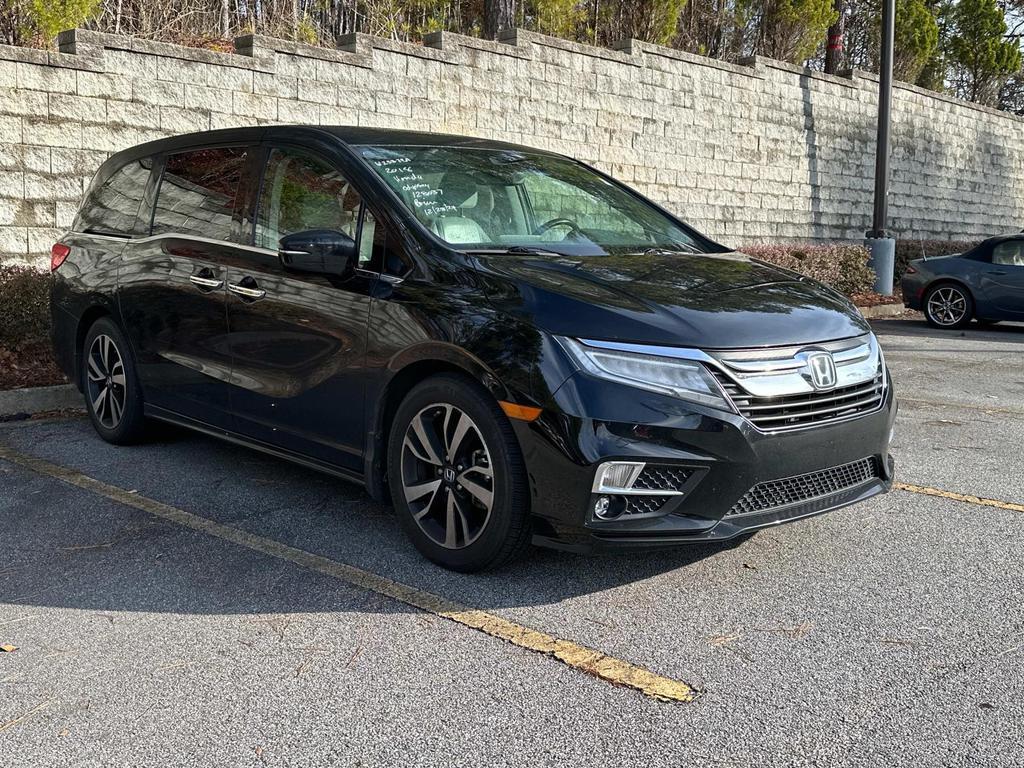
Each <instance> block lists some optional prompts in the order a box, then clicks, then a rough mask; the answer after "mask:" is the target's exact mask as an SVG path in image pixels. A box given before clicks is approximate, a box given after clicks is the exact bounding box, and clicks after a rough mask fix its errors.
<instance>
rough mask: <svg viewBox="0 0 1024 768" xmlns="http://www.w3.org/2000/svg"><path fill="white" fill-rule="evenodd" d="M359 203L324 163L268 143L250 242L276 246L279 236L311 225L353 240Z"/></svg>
mask: <svg viewBox="0 0 1024 768" xmlns="http://www.w3.org/2000/svg"><path fill="white" fill-rule="evenodd" d="M360 204H361V200H360V198H359V194H358V193H357V192H356V191H355V189H354V188H353V187H352V185H351V184H350V183H349V182H348V180H346V179H345V178H344V177H343V176H342V175H341V173H340V172H339V171H338V170H337V169H336V168H334V167H333V166H332V165H330V164H329V163H327V162H325V161H323V160H320V159H319V158H316V157H313V156H312V155H309V154H306V153H305V152H301V151H298V150H291V149H274V150H272V151H271V153H270V157H269V158H268V160H267V168H266V173H265V174H264V176H263V187H262V188H261V190H260V201H259V209H258V212H257V215H256V244H257V245H259V246H261V247H263V248H269V249H271V250H277V248H278V242H279V241H280V239H281V238H282V237H284V236H286V235H291V234H294V233H295V232H305V231H307V230H311V229H329V230H333V231H336V232H342V233H344V234H346V235H348V236H349V237H350V238H352V239H353V240H355V239H356V232H357V229H358V226H359V206H360Z"/></svg>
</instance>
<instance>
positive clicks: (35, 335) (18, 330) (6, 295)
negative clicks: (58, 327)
mask: <svg viewBox="0 0 1024 768" xmlns="http://www.w3.org/2000/svg"><path fill="white" fill-rule="evenodd" d="M51 281H52V278H51V276H50V273H49V272H40V271H39V270H37V269H33V268H32V267H22V266H11V265H8V266H5V265H2V264H0V347H6V348H8V349H12V348H14V347H20V346H24V345H27V344H33V343H38V342H42V341H46V340H47V339H48V338H49V335H50V283H51Z"/></svg>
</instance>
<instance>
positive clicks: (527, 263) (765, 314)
mask: <svg viewBox="0 0 1024 768" xmlns="http://www.w3.org/2000/svg"><path fill="white" fill-rule="evenodd" d="M474 259H475V266H476V269H477V272H478V274H479V275H480V276H481V278H482V279H483V281H484V284H485V290H486V291H487V294H488V297H489V299H490V301H491V302H492V303H493V304H494V305H495V306H496V307H497V308H498V309H501V310H503V311H505V312H508V313H510V314H513V315H516V316H519V317H521V318H523V319H525V320H527V321H529V322H532V323H534V324H536V325H538V326H539V327H541V328H543V329H544V330H546V331H549V332H551V333H555V334H558V335H562V336H574V337H577V338H592V339H604V340H614V341H628V342H635V343H642V344H663V345H669V346H690V347H702V348H706V349H727V348H738V347H758V346H775V345H788V344H809V343H813V342H818V341H827V340H830V339H839V338H846V337H849V336H856V335H859V334H862V333H866V332H867V331H868V330H869V326H868V325H867V323H866V322H865V320H864V319H863V318H862V317H861V315H860V313H859V312H857V310H856V308H854V306H853V305H852V304H851V303H850V302H849V301H847V300H846V299H845V298H843V297H842V296H840V295H839V294H838V293H836V292H835V291H833V290H832V289H830V288H827V287H825V286H823V285H821V284H819V283H816V282H814V281H813V280H809V279H808V278H805V277H802V276H801V275H798V274H796V273H795V272H790V271H789V270H785V269H781V268H779V267H775V266H772V265H770V264H766V263H764V262H760V261H756V260H754V259H751V258H750V257H748V256H745V255H743V254H739V253H724V254H640V255H628V256H584V257H579V256H565V257H556V256H547V255H544V256H540V255H537V256H534V255H520V254H514V255H505V254H501V255H490V254H488V255H478V256H475V257H474Z"/></svg>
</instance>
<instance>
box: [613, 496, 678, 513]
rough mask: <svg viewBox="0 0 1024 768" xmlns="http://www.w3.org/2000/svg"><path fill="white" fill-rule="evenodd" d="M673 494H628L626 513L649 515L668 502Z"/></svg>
mask: <svg viewBox="0 0 1024 768" xmlns="http://www.w3.org/2000/svg"><path fill="white" fill-rule="evenodd" d="M670 498H671V496H626V497H625V499H626V509H625V512H624V513H623V514H626V515H649V514H651V513H653V512H657V511H658V510H659V509H661V508H662V507H663V506H665V505H666V504H667V503H668V500H669V499H670Z"/></svg>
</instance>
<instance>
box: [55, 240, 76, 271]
mask: <svg viewBox="0 0 1024 768" xmlns="http://www.w3.org/2000/svg"><path fill="white" fill-rule="evenodd" d="M69 253H71V249H70V248H68V247H67V246H66V245H64V243H54V244H53V248H51V249H50V271H51V272H56V271H57V269H58V268H59V267H60V265H61V264H63V263H64V259H66V258H67V257H68V254H69Z"/></svg>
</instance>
